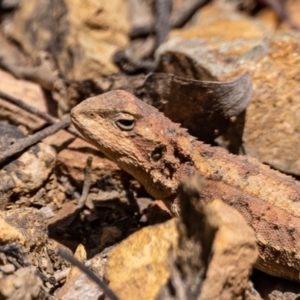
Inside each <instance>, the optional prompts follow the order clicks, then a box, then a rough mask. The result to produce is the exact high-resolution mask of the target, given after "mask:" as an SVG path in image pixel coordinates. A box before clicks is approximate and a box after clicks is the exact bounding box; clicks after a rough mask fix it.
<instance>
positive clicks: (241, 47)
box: [157, 6, 300, 176]
mask: <svg viewBox="0 0 300 300" xmlns="http://www.w3.org/2000/svg"><path fill="white" fill-rule="evenodd" d="M204 28H205V30H204ZM299 53H300V35H298V34H296V33H293V34H292V33H290V34H287V33H281V34H275V33H274V34H272V31H271V29H270V27H269V26H265V25H264V24H263V23H262V22H260V20H258V19H254V20H253V19H250V18H247V17H246V16H244V15H242V14H238V13H237V12H233V11H230V12H226V11H224V10H220V9H219V8H216V7H213V6H211V7H209V6H208V7H207V8H205V9H203V10H201V14H200V19H199V22H198V23H196V24H195V25H194V27H191V28H189V29H186V30H183V31H182V32H179V31H174V32H172V33H171V35H170V39H169V40H168V41H167V42H166V43H165V44H163V45H162V46H161V47H160V49H158V51H157V59H158V63H159V65H160V68H161V69H162V70H164V71H168V70H169V69H170V66H169V64H168V62H170V61H172V58H173V57H177V58H178V56H179V54H180V55H181V56H182V57H185V60H186V59H187V58H188V59H189V60H190V61H193V65H194V66H195V67H197V68H200V69H203V70H204V71H205V72H203V73H205V74H208V75H209V76H210V77H214V78H216V79H218V80H220V81H226V80H230V79H233V78H235V77H236V76H238V75H241V74H243V73H244V72H249V73H250V75H251V78H252V83H253V97H252V101H251V102H250V105H249V107H248V109H247V112H246V118H245V120H244V121H243V122H244V128H243V137H242V139H243V142H244V149H245V150H246V154H247V155H250V156H253V157H256V158H258V159H259V160H260V161H261V162H264V163H267V164H269V165H271V166H272V167H274V168H276V169H279V170H281V171H284V172H287V173H290V174H295V175H298V176H299V175H300V157H299V155H298V153H297V151H295V149H299V148H300V139H299V128H300V115H299V114H300V113H299V108H300V96H299V95H300V93H299V91H300V89H299V80H300V72H299V71H298V70H299V68H300V54H299ZM177 63H178V60H177Z"/></svg>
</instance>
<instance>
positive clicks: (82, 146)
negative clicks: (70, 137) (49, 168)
mask: <svg viewBox="0 0 300 300" xmlns="http://www.w3.org/2000/svg"><path fill="white" fill-rule="evenodd" d="M88 155H90V156H92V158H93V164H92V183H95V182H97V181H98V180H101V178H104V177H106V176H107V174H111V176H112V177H119V176H120V174H121V173H122V171H120V169H119V167H118V166H117V165H116V164H115V163H113V162H111V161H110V160H109V159H107V158H106V157H105V156H104V155H103V154H102V153H101V152H100V151H99V150H97V149H96V148H95V147H93V146H92V145H91V144H89V143H88V142H85V141H83V140H82V139H79V138H77V139H76V140H75V141H74V142H72V143H71V144H70V145H68V147H66V148H65V149H64V150H62V151H61V152H60V153H59V154H58V156H57V166H58V169H59V170H60V171H61V172H62V174H65V175H67V176H70V177H71V178H72V179H73V180H74V181H76V182H78V183H82V182H83V180H84V168H85V166H86V160H87V156H88Z"/></svg>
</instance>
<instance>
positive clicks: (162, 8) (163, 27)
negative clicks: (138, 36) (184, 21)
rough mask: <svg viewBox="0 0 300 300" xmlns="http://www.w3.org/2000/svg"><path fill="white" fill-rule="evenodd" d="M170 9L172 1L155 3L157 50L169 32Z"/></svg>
mask: <svg viewBox="0 0 300 300" xmlns="http://www.w3.org/2000/svg"><path fill="white" fill-rule="evenodd" d="M171 9H172V0H156V1H155V16H156V18H155V35H156V48H158V47H159V46H160V45H161V44H162V43H163V41H164V40H165V38H166V36H167V35H168V33H169V31H170V21H169V19H170V14H171Z"/></svg>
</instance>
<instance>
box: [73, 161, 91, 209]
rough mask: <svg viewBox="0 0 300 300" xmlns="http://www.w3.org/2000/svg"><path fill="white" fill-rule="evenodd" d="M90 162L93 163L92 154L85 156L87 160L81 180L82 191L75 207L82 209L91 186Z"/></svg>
mask: <svg viewBox="0 0 300 300" xmlns="http://www.w3.org/2000/svg"><path fill="white" fill-rule="evenodd" d="M92 163H93V157H92V156H89V157H88V158H87V161H86V166H85V168H84V182H83V188H82V193H81V197H80V199H79V201H78V206H77V209H78V210H79V209H82V208H83V206H84V204H85V201H86V198H87V195H88V193H89V191H90V186H91V174H92Z"/></svg>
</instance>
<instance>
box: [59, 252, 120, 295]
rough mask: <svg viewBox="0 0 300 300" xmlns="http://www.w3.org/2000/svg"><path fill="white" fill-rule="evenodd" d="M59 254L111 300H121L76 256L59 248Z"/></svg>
mask: <svg viewBox="0 0 300 300" xmlns="http://www.w3.org/2000/svg"><path fill="white" fill-rule="evenodd" d="M57 254H58V255H59V256H61V257H62V258H64V259H65V260H67V261H68V262H70V263H71V264H72V265H74V266H75V267H77V268H78V269H80V270H81V271H82V272H83V273H85V274H86V275H87V276H88V277H89V278H90V279H91V280H93V281H94V282H95V283H96V284H97V285H98V286H99V287H100V288H101V289H102V290H103V292H104V293H105V294H106V295H107V296H108V297H109V298H110V299H111V300H119V298H118V297H117V295H116V294H115V293H114V292H113V291H112V290H111V289H110V288H109V287H108V286H107V285H106V284H105V283H104V282H103V281H102V280H101V279H100V278H99V277H98V276H97V275H96V274H95V273H93V272H92V271H91V270H90V269H89V268H87V267H86V266H85V265H84V264H82V263H81V262H80V261H79V260H77V259H76V258H75V257H74V256H72V255H70V254H69V253H68V252H67V251H65V250H63V249H61V248H58V250H57Z"/></svg>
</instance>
